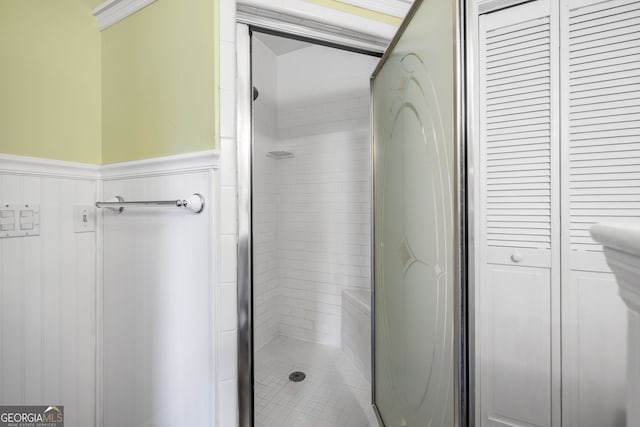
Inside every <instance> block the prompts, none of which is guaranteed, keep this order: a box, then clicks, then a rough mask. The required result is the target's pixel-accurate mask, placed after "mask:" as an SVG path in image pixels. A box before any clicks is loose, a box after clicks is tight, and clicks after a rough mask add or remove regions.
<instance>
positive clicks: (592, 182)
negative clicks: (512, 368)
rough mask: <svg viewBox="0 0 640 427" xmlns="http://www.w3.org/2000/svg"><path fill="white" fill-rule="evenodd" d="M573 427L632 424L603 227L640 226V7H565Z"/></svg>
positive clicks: (568, 375)
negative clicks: (597, 231) (597, 236)
mask: <svg viewBox="0 0 640 427" xmlns="http://www.w3.org/2000/svg"><path fill="white" fill-rule="evenodd" d="M561 4H562V10H561V32H562V35H561V37H562V38H561V44H562V55H561V58H562V70H563V71H564V73H563V79H562V110H563V112H564V113H563V117H565V118H566V119H565V120H564V121H563V128H562V141H563V143H562V165H561V168H562V170H563V171H565V173H564V174H563V177H564V179H563V187H562V191H563V194H565V195H566V197H563V206H562V217H563V233H562V234H563V241H562V245H563V259H562V265H563V391H564V396H563V398H564V400H563V402H564V405H563V408H564V409H563V414H564V420H563V421H564V425H566V426H575V427H577V426H580V427H613V426H624V425H625V414H624V411H625V410H624V406H625V400H624V399H625V398H624V393H625V378H626V371H625V366H626V361H625V355H626V326H627V322H626V312H627V310H626V307H625V305H624V303H623V301H622V299H621V298H620V297H619V295H618V291H617V286H616V283H615V279H614V277H613V274H611V272H610V270H609V268H608V266H607V265H606V263H605V260H604V257H603V255H602V252H601V246H600V245H598V244H596V243H595V242H594V241H593V240H592V239H591V237H590V235H589V228H590V227H591V225H593V224H594V223H596V222H609V221H639V220H640V1H629V0H626V1H602V0H597V1H593V0H591V1H584V0H582V1H575V0H563V2H562V3H561Z"/></svg>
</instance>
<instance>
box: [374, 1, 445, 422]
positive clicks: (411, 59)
mask: <svg viewBox="0 0 640 427" xmlns="http://www.w3.org/2000/svg"><path fill="white" fill-rule="evenodd" d="M453 6H454V2H452V1H451V0H426V1H424V2H422V4H421V5H420V6H419V8H418V9H417V11H416V13H415V14H414V16H413V18H412V19H411V22H410V24H409V26H408V27H407V28H406V30H405V31H404V33H403V35H402V37H401V38H400V39H399V41H398V43H397V44H396V45H395V47H394V48H393V50H392V53H391V55H390V56H389V57H388V58H387V59H386V61H385V62H384V63H383V65H382V66H381V68H379V69H378V71H377V73H376V74H375V77H374V81H373V103H374V191H375V218H374V244H375V249H374V251H375V252H374V256H375V259H374V268H375V285H374V287H375V347H374V351H375V371H374V374H375V403H376V406H377V408H378V410H379V411H380V415H381V417H382V419H383V421H384V422H385V424H386V425H387V426H421V427H422V426H434V427H435V426H447V427H450V426H453V425H454V369H453V361H454V353H453V348H454V324H453V322H454V316H453V314H454V283H455V282H454V269H455V242H456V240H455V235H454V226H453V225H454V210H453V203H454V183H455V176H454V175H453V174H454V172H455V167H454V138H453V135H454V132H453V130H454V124H455V121H454V117H453V114H454V113H453V112H454V108H453V99H454V93H455V92H454V82H455V80H454V50H453V49H454V39H453V37H454V34H455V32H454V24H455V21H454V10H453Z"/></svg>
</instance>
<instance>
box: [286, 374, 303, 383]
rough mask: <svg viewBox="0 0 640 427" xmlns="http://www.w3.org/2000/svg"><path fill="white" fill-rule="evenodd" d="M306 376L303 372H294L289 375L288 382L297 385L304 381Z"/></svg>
mask: <svg viewBox="0 0 640 427" xmlns="http://www.w3.org/2000/svg"><path fill="white" fill-rule="evenodd" d="M306 377H307V376H306V375H305V373H304V372H300V371H295V372H291V373H290V374H289V381H293V382H294V383H299V382H300V381H302V380H304V379H305V378H306Z"/></svg>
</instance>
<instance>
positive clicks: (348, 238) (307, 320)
mask: <svg viewBox="0 0 640 427" xmlns="http://www.w3.org/2000/svg"><path fill="white" fill-rule="evenodd" d="M256 38H257V37H256ZM256 38H254V79H255V81H259V82H260V84H261V85H262V87H261V85H256V86H258V89H259V90H260V93H261V95H260V97H261V98H262V93H263V92H264V90H263V87H264V88H267V87H268V88H270V87H271V86H264V85H265V81H267V80H268V81H272V79H273V78H274V73H275V74H276V75H275V78H276V88H277V96H276V97H275V101H276V102H275V104H276V105H277V107H272V106H271V105H270V104H271V93H270V91H268V92H269V93H268V95H267V96H266V97H265V99H263V100H262V104H261V101H260V100H261V98H258V101H257V102H256V103H255V105H254V107H255V119H254V120H255V126H256V131H257V132H256V153H257V155H256V159H255V162H256V171H255V180H254V182H255V189H254V190H255V192H254V197H255V199H254V201H255V204H254V229H255V231H256V234H255V237H256V248H258V251H257V253H258V256H257V257H256V261H257V262H256V270H257V271H258V274H257V275H256V277H257V278H258V281H257V282H256V288H254V291H255V292H256V294H257V298H256V304H255V312H256V317H257V318H258V319H260V320H263V319H264V318H265V317H267V316H266V314H265V313H269V316H270V315H271V313H272V311H271V310H273V308H275V309H276V310H277V313H278V316H277V320H278V322H277V333H278V334H280V335H286V336H290V337H294V338H299V339H304V340H309V341H315V342H319V343H323V344H329V345H334V346H338V345H340V336H341V335H340V317H341V291H342V289H343V288H345V287H365V288H369V287H370V278H369V269H370V267H369V266H370V262H369V254H370V250H369V240H370V231H369V229H370V220H369V217H370V213H369V212H370V208H369V203H370V202H369V199H370V177H369V175H370V171H369V167H370V166H369V165H370V150H369V145H370V141H369V130H368V129H369V86H368V85H369V75H370V73H371V71H372V70H373V67H374V66H375V64H376V59H375V58H371V57H366V56H361V55H355V54H352V53H346V52H343V51H338V50H335V49H329V48H326V47H320V46H311V47H308V48H304V49H300V50H297V51H293V52H290V53H287V54H284V55H280V56H278V57H277V64H274V63H273V62H274V61H273V58H274V56H273V54H271V55H270V56H269V55H267V54H266V53H265V50H267V48H265V46H263V45H262V43H261V42H260V41H259V40H255V39H256ZM274 123H277V126H276V129H275V130H276V131H277V139H276V146H277V147H276V149H278V150H285V151H291V152H293V153H294V154H295V157H294V158H291V159H282V160H277V161H273V160H271V161H269V160H265V158H264V156H263V153H262V152H261V149H262V148H263V146H267V147H271V146H272V144H271V139H270V136H271V135H269V138H265V137H264V136H263V133H270V132H272V131H273V124H274ZM261 144H262V145H261ZM274 171H275V172H276V174H277V182H276V187H277V188H276V190H277V191H276V192H275V193H277V194H275V193H274V188H273V185H272V183H273V179H272V175H273V172H274ZM274 207H275V212H274V211H273V210H272V209H273V208H274ZM274 217H275V218H276V221H275V223H274V221H273V218H274ZM274 232H277V236H276V240H277V245H276V247H277V253H276V252H275V251H274V249H275V248H274V247H273V240H272V239H273V233H274ZM267 263H268V264H267ZM267 265H268V266H269V267H270V268H269V270H268V271H269V274H268V276H265V275H264V271H265V268H266V266H267ZM272 267H277V275H275V276H274V274H273V269H272ZM267 277H268V283H269V284H270V285H269V288H268V291H269V292H270V293H269V295H271V291H272V290H274V289H277V291H278V298H277V300H276V301H275V302H274V301H271V300H267V299H265V298H264V297H263V296H262V292H263V290H261V289H260V286H263V285H262V281H263V280H265V278H267ZM258 324H259V326H258V328H256V341H257V343H258V344H257V346H260V345H263V344H264V343H265V342H267V341H268V339H271V338H272V337H273V335H274V333H273V331H272V330H271V329H269V333H268V334H265V332H264V331H265V330H266V329H267V328H264V326H263V325H264V323H263V321H261V322H258ZM265 336H267V337H268V338H267V339H265V338H264V337H265Z"/></svg>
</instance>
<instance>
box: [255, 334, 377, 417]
mask: <svg viewBox="0 0 640 427" xmlns="http://www.w3.org/2000/svg"><path fill="white" fill-rule="evenodd" d="M293 371H303V372H304V373H305V374H306V375H307V377H306V379H305V380H304V381H302V382H299V383H294V382H291V381H289V374H290V373H291V372H293ZM370 402H371V385H370V384H369V382H368V381H367V380H366V379H365V378H364V376H363V375H362V374H361V373H360V371H358V370H357V369H356V367H355V366H354V365H353V364H352V363H351V362H350V361H349V360H348V359H347V358H346V357H345V356H344V354H343V353H342V351H341V350H340V349H339V348H334V347H327V346H324V345H320V344H314V343H310V342H306V341H299V340H295V339H291V338H286V337H276V338H274V339H273V340H271V341H270V342H269V343H267V344H266V345H265V346H264V347H262V348H261V349H259V350H258V351H257V353H256V356H255V414H256V427H293V426H295V427H369V426H376V427H377V426H378V423H377V421H376V418H375V414H374V413H373V409H372V408H371V404H370Z"/></svg>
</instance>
